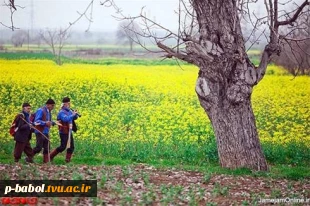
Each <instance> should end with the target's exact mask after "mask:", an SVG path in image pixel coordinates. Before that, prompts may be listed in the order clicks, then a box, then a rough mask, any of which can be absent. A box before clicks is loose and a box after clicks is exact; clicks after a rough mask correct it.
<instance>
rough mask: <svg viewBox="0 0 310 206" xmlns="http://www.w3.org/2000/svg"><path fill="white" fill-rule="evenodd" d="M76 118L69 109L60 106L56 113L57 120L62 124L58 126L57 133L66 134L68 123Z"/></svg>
mask: <svg viewBox="0 0 310 206" xmlns="http://www.w3.org/2000/svg"><path fill="white" fill-rule="evenodd" d="M77 118H78V116H77V114H75V115H74V114H73V112H72V110H71V109H69V108H66V107H62V108H61V110H59V113H58V115H57V120H58V121H60V123H61V124H62V125H63V126H62V127H59V133H60V134H68V131H69V125H70V124H72V121H73V120H76V119H77Z"/></svg>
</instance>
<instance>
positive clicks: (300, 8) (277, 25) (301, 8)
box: [275, 0, 310, 27]
mask: <svg viewBox="0 0 310 206" xmlns="http://www.w3.org/2000/svg"><path fill="white" fill-rule="evenodd" d="M309 5H310V2H309V0H305V1H304V3H302V4H301V5H300V6H299V7H298V9H297V11H296V12H295V14H294V15H293V16H292V17H291V18H290V19H287V20H285V21H277V22H276V24H275V27H279V26H284V25H288V24H291V23H293V22H295V21H296V20H297V18H298V16H299V15H300V13H301V12H302V10H303V9H304V8H305V7H306V6H309Z"/></svg>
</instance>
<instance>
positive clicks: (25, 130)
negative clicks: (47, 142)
mask: <svg viewBox="0 0 310 206" xmlns="http://www.w3.org/2000/svg"><path fill="white" fill-rule="evenodd" d="M22 113H23V114H24V115H22V114H19V115H18V118H17V120H16V125H17V127H18V130H17V131H16V133H15V135H14V140H15V141H18V142H28V141H29V140H30V139H31V128H30V126H29V125H28V124H27V122H28V123H29V122H30V121H29V114H28V113H25V112H22ZM22 118H23V119H24V120H26V121H27V122H25V121H24V120H23V119H22Z"/></svg>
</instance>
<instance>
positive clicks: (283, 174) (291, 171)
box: [0, 154, 310, 180]
mask: <svg viewBox="0 0 310 206" xmlns="http://www.w3.org/2000/svg"><path fill="white" fill-rule="evenodd" d="M0 159H1V163H2V164H15V163H14V162H13V154H11V155H9V154H0ZM34 161H35V163H37V164H42V155H37V156H35V158H34ZM20 163H21V164H27V163H25V161H24V159H23V158H22V159H21V160H20ZM137 163H140V162H135V161H132V160H129V159H123V158H116V157H81V156H78V155H74V156H73V158H72V162H71V163H69V165H85V164H87V165H92V166H102V165H107V166H108V165H109V166H112V165H119V166H128V165H135V164H137ZM144 163H146V164H148V165H152V166H154V167H155V168H157V169H171V168H175V169H180V170H185V171H198V172H201V173H205V174H210V175H211V176H212V175H220V174H225V175H234V176H244V175H248V176H252V177H265V178H274V179H282V178H285V179H290V180H301V179H305V178H306V179H307V178H310V170H309V167H306V166H290V165H269V171H268V172H255V171H251V170H249V169H246V168H239V169H225V168H221V167H220V166H218V164H216V163H206V162H205V163H204V164H202V165H194V164H180V163H179V162H178V161H175V160H170V161H169V160H162V161H151V160H149V161H146V162H144ZM51 164H53V165H63V164H65V154H59V155H58V156H56V157H55V159H54V161H53V163H51Z"/></svg>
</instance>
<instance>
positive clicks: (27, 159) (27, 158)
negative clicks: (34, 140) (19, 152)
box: [25, 157, 33, 163]
mask: <svg viewBox="0 0 310 206" xmlns="http://www.w3.org/2000/svg"><path fill="white" fill-rule="evenodd" d="M25 161H26V162H28V163H33V159H32V158H30V157H25Z"/></svg>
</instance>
